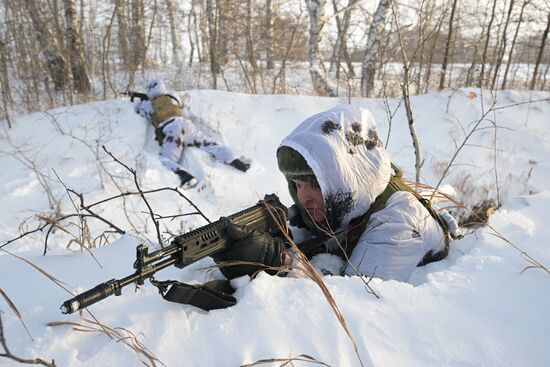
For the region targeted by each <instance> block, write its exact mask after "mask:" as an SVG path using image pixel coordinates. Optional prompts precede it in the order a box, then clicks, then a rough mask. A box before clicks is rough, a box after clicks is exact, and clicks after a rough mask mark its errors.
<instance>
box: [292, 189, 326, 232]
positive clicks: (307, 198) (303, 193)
mask: <svg viewBox="0 0 550 367" xmlns="http://www.w3.org/2000/svg"><path fill="white" fill-rule="evenodd" d="M292 182H294V184H295V185H296V196H297V197H298V203H299V204H300V205H302V206H303V207H304V209H305V210H306V211H307V213H308V214H309V216H310V217H311V219H313V221H315V222H321V221H322V220H323V219H325V201H324V199H323V193H322V192H321V189H320V188H318V187H314V186H313V185H311V184H310V183H308V182H305V181H299V180H292Z"/></svg>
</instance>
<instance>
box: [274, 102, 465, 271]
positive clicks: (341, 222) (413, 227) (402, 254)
mask: <svg viewBox="0 0 550 367" xmlns="http://www.w3.org/2000/svg"><path fill="white" fill-rule="evenodd" d="M281 146H287V147H290V148H292V149H294V150H295V151H297V152H298V153H300V154H301V155H302V156H303V157H304V159H305V161H306V162H307V164H308V165H309V167H310V168H311V169H312V170H313V173H314V175H315V177H316V179H317V182H318V183H319V186H320V188H321V192H322V194H323V198H324V202H325V203H324V205H325V211H326V216H327V217H328V218H332V220H331V221H332V223H329V224H331V227H332V229H333V230H334V232H335V233H336V234H337V238H339V237H338V234H339V233H342V232H343V231H344V230H345V229H346V228H347V227H348V226H349V224H350V221H351V220H352V219H353V218H356V217H358V216H360V215H362V214H364V213H365V212H366V211H367V210H368V209H369V207H370V205H371V204H372V203H373V202H374V200H375V198H376V197H377V196H378V195H380V194H381V193H382V192H383V191H384V189H385V188H386V186H387V184H388V182H389V179H390V175H391V170H392V169H391V163H390V157H389V154H388V152H387V151H386V150H385V149H384V147H383V144H382V142H381V141H380V139H379V138H378V135H377V131H376V126H375V122H374V118H373V116H372V114H371V113H370V111H368V110H366V109H364V108H362V107H359V106H350V105H346V106H340V107H336V108H333V109H330V110H328V111H325V112H322V113H319V114H316V115H313V116H311V117H310V118H308V119H306V120H305V121H304V122H302V123H301V124H300V125H299V126H298V127H297V128H296V129H295V130H294V131H293V132H292V133H290V135H288V136H287V137H286V138H285V139H284V140H283V141H282V143H281ZM287 179H288V178H287ZM291 195H292V192H291ZM293 199H294V201H297V199H296V196H295V195H294V197H293ZM447 215H448V213H447ZM447 221H449V220H447ZM450 222H453V223H454V226H455V228H456V222H454V219H452V217H450ZM453 223H451V225H453ZM325 246H326V247H327V248H328V249H334V248H335V247H336V246H338V244H337V242H336V240H334V239H332V240H330V241H329V242H328V243H326V244H325ZM444 246H445V242H444V235H443V231H442V229H441V227H440V225H439V224H438V223H437V221H436V220H435V219H434V218H433V217H432V216H430V214H429V213H428V211H427V210H426V208H425V207H424V206H423V205H422V204H421V203H420V202H419V201H418V200H417V199H416V198H415V197H414V196H413V195H412V194H411V193H408V192H403V191H398V192H395V193H394V194H392V195H391V196H390V197H389V199H388V200H387V202H386V205H385V207H384V208H383V209H381V210H379V211H377V212H374V213H373V214H372V216H371V217H370V220H369V221H368V223H367V227H366V229H365V231H364V232H363V233H362V235H360V237H359V240H358V241H357V245H356V247H355V248H354V249H353V251H352V253H351V256H350V258H349V262H347V263H346V265H345V266H344V268H343V269H341V273H342V274H344V275H355V274H361V275H367V276H372V275H374V276H375V277H377V278H382V279H395V280H399V281H408V280H409V278H410V276H411V274H412V272H413V271H414V270H415V268H416V267H417V264H418V263H419V262H420V261H421V260H422V259H423V257H424V255H426V254H427V253H428V252H430V251H433V253H436V252H439V251H441V250H443V248H444Z"/></svg>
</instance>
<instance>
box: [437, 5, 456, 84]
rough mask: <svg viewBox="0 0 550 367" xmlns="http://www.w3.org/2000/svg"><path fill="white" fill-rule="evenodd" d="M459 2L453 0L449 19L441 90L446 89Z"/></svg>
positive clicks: (440, 81)
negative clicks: (448, 64) (446, 75)
mask: <svg viewBox="0 0 550 367" xmlns="http://www.w3.org/2000/svg"><path fill="white" fill-rule="evenodd" d="M457 3H458V0H453V6H452V8H451V15H450V17H449V32H448V33H447V41H446V42H445V54H444V55H443V63H442V64H441V76H440V78H439V90H441V89H443V88H445V74H446V73H447V63H448V59H449V49H450V48H451V38H452V35H453V24H454V18H455V11H456V4H457Z"/></svg>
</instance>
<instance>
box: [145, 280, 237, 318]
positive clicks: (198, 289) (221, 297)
mask: <svg viewBox="0 0 550 367" xmlns="http://www.w3.org/2000/svg"><path fill="white" fill-rule="evenodd" d="M150 281H151V284H153V285H154V286H155V287H157V288H158V290H159V293H160V295H161V296H162V298H164V299H165V300H167V301H170V302H175V303H181V304H185V305H191V306H195V307H198V308H200V309H203V310H205V311H210V310H217V309H220V308H227V307H231V306H233V305H235V304H236V303H237V299H236V298H235V297H233V296H232V294H233V293H234V292H235V289H234V288H233V287H231V284H230V283H229V281H228V280H212V281H210V282H207V283H205V284H197V285H191V284H186V283H181V282H178V281H176V280H165V281H158V280H155V278H153V277H151V279H150Z"/></svg>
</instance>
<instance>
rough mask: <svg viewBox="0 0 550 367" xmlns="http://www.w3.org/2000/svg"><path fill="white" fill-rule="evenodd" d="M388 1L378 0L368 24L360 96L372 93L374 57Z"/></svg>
mask: <svg viewBox="0 0 550 367" xmlns="http://www.w3.org/2000/svg"><path fill="white" fill-rule="evenodd" d="M390 1H391V0H380V2H379V3H378V7H377V8H376V11H375V12H374V15H373V17H372V21H371V23H370V26H369V33H368V39H367V47H366V49H365V54H364V56H363V65H362V67H361V96H363V97H370V96H372V93H373V89H374V76H375V73H376V67H375V65H376V58H377V56H378V49H379V47H380V45H379V43H380V40H379V38H380V34H381V33H382V31H383V29H384V25H385V22H386V16H387V13H388V9H389V7H390Z"/></svg>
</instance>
